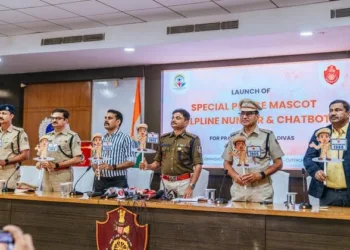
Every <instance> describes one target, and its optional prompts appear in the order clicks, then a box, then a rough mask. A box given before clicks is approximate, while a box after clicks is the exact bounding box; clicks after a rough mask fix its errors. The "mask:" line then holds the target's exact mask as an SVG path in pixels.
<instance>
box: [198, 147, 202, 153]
mask: <svg viewBox="0 0 350 250" xmlns="http://www.w3.org/2000/svg"><path fill="white" fill-rule="evenodd" d="M197 152H198V153H200V154H201V153H202V147H201V146H197Z"/></svg>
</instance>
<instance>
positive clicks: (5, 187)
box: [2, 165, 21, 193]
mask: <svg viewBox="0 0 350 250" xmlns="http://www.w3.org/2000/svg"><path fill="white" fill-rule="evenodd" d="M20 167H21V165H17V166H16V168H15V171H13V173H12V174H11V175H10V177H9V178H8V179H7V180H6V183H5V185H4V187H3V188H2V192H4V193H5V192H9V189H8V188H7V184H8V183H9V181H10V179H11V177H12V176H13V175H14V174H15V173H16V172H17V171H18V169H19V168H20ZM11 190H12V189H11Z"/></svg>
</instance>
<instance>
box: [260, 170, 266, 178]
mask: <svg viewBox="0 0 350 250" xmlns="http://www.w3.org/2000/svg"><path fill="white" fill-rule="evenodd" d="M260 175H261V179H262V180H263V179H265V178H266V174H265V172H264V171H261V172H260Z"/></svg>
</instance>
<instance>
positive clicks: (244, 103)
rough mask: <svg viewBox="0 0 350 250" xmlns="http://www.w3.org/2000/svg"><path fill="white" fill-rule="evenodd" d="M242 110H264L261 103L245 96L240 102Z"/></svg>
mask: <svg viewBox="0 0 350 250" xmlns="http://www.w3.org/2000/svg"><path fill="white" fill-rule="evenodd" d="M239 110H240V111H259V110H262V108H261V107H260V105H259V104H258V103H256V102H255V101H253V100H251V99H248V98H245V99H243V100H241V101H240V102H239Z"/></svg>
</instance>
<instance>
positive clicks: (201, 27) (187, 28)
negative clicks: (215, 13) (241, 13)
mask: <svg viewBox="0 0 350 250" xmlns="http://www.w3.org/2000/svg"><path fill="white" fill-rule="evenodd" d="M238 28H239V21H238V20H235V21H225V22H217V23H198V24H190V25H184V26H173V27H167V34H168V35H173V34H181V33H191V32H202V31H213V30H228V29H238Z"/></svg>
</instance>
